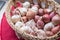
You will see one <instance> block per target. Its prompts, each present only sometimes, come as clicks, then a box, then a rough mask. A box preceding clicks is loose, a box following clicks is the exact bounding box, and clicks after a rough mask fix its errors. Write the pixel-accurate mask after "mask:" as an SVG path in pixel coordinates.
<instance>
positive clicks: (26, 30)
mask: <svg viewBox="0 0 60 40" xmlns="http://www.w3.org/2000/svg"><path fill="white" fill-rule="evenodd" d="M20 30H21V31H22V32H26V33H28V34H30V33H31V32H33V30H32V29H31V28H30V26H23V27H21V28H20Z"/></svg>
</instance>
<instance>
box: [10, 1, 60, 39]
mask: <svg viewBox="0 0 60 40" xmlns="http://www.w3.org/2000/svg"><path fill="white" fill-rule="evenodd" d="M11 20H12V22H13V23H14V25H15V26H16V27H17V28H19V30H21V31H22V32H26V33H28V34H31V35H33V36H37V37H39V38H46V37H50V36H53V35H55V34H56V33H57V32H59V30H60V16H59V15H58V13H57V12H56V11H52V10H51V9H49V8H44V9H43V8H39V5H37V4H34V5H31V4H30V3H29V2H25V3H23V5H22V7H17V8H16V9H15V10H14V11H13V15H12V17H11Z"/></svg>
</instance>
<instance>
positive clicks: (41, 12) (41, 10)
mask: <svg viewBox="0 0 60 40" xmlns="http://www.w3.org/2000/svg"><path fill="white" fill-rule="evenodd" d="M43 14H44V13H43V9H41V8H40V9H39V15H40V16H42V15H43Z"/></svg>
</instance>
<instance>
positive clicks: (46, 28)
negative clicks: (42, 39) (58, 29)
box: [44, 22, 54, 31]
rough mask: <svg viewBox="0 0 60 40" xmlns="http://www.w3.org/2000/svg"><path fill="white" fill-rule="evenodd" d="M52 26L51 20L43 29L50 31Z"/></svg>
mask: <svg viewBox="0 0 60 40" xmlns="http://www.w3.org/2000/svg"><path fill="white" fill-rule="evenodd" d="M52 28H54V24H53V23H52V22H50V23H47V24H46V25H45V26H44V31H50V30H51V29H52Z"/></svg>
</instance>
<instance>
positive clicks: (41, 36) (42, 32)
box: [37, 29, 47, 39]
mask: <svg viewBox="0 0 60 40" xmlns="http://www.w3.org/2000/svg"><path fill="white" fill-rule="evenodd" d="M37 36H38V37H39V38H41V39H44V38H46V37H47V35H46V33H45V32H44V31H43V30H42V29H40V30H38V31H37Z"/></svg>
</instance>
